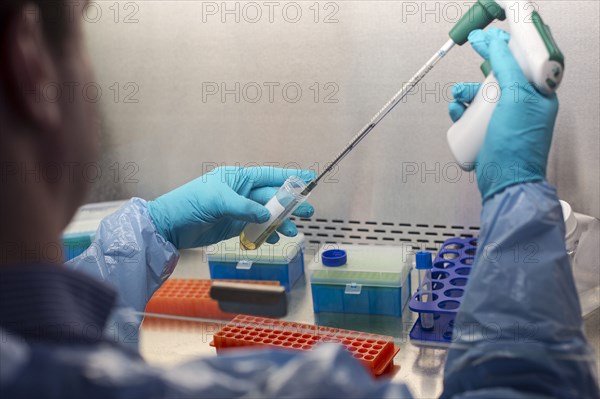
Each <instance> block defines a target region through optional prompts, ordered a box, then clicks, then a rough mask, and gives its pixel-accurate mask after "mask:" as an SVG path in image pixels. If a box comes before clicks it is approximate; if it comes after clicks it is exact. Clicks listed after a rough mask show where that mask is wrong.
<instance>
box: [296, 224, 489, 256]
mask: <svg viewBox="0 0 600 399" xmlns="http://www.w3.org/2000/svg"><path fill="white" fill-rule="evenodd" d="M291 219H292V220H293V221H294V222H295V223H296V225H297V226H298V230H300V231H301V232H303V233H304V235H305V236H306V240H307V241H308V243H310V244H316V245H321V244H330V243H331V244H366V245H378V244H379V245H400V244H401V243H405V244H406V243H408V244H410V245H412V247H413V248H414V249H421V250H429V251H437V250H438V249H439V248H440V247H441V244H442V243H443V242H444V241H445V240H447V239H448V238H450V237H477V236H478V235H479V226H459V225H452V226H448V225H443V224H425V223H423V224H421V223H416V224H415V223H397V222H387V221H386V222H376V221H360V220H341V219H322V218H314V219H304V218H296V217H292V218H291Z"/></svg>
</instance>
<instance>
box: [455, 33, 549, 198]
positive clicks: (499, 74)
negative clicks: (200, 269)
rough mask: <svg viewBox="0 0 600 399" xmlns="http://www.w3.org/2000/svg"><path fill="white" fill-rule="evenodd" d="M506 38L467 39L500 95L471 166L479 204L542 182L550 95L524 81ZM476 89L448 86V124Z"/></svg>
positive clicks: (488, 35)
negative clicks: (489, 70) (487, 63)
mask: <svg viewBox="0 0 600 399" xmlns="http://www.w3.org/2000/svg"><path fill="white" fill-rule="evenodd" d="M509 39H510V36H509V34H508V33H507V32H505V31H503V30H501V29H498V28H490V29H488V30H487V31H483V30H475V31H473V32H471V33H470V34H469V42H470V43H471V45H472V46H473V48H474V49H475V51H477V53H479V55H481V56H482V57H483V58H484V59H486V60H489V61H490V63H491V65H492V70H493V71H494V75H495V77H496V79H497V80H498V83H499V85H500V90H501V97H500V100H499V102H498V104H497V105H496V109H495V111H494V114H493V115H492V119H491V120H490V124H489V126H488V128H487V132H486V136H485V139H484V142H483V145H482V146H481V150H480V151H479V155H478V157H477V160H476V165H475V173H476V175H477V185H478V186H479V191H480V192H481V195H482V197H483V200H484V201H485V200H486V199H488V198H490V197H492V196H493V195H494V194H496V193H497V192H500V191H502V190H503V189H505V188H506V187H509V186H512V185H515V184H520V183H525V182H531V181H540V180H544V179H545V178H546V166H547V163H548V153H549V151H550V144H551V142H552V132H553V130H554V122H555V121H556V114H557V113H558V99H557V97H556V95H555V94H552V95H551V96H545V95H543V94H541V93H539V92H538V91H537V90H536V89H535V87H534V86H533V85H532V84H531V83H529V82H528V81H527V79H526V78H525V75H524V74H523V71H522V70H521V68H520V67H519V64H518V63H517V61H516V60H515V58H514V56H513V54H512V52H511V51H510V49H509V47H508V41H509ZM479 88H480V84H479V83H458V84H456V85H454V87H453V88H452V95H453V97H454V101H453V102H451V103H450V104H449V105H448V110H449V113H450V117H451V118H452V120H453V121H454V122H456V121H457V120H458V119H459V118H460V117H461V116H462V114H463V113H464V112H465V110H466V108H467V105H468V104H469V103H470V102H471V101H472V100H473V98H474V97H475V95H476V93H477V91H478V90H479Z"/></svg>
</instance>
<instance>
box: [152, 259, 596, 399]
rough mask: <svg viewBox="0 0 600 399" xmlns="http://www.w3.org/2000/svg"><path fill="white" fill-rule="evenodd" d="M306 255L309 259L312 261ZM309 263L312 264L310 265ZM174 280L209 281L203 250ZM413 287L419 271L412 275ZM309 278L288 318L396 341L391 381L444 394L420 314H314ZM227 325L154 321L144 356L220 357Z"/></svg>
mask: <svg viewBox="0 0 600 399" xmlns="http://www.w3.org/2000/svg"><path fill="white" fill-rule="evenodd" d="M309 256H312V254H310V253H309V254H307V256H306V259H310V258H309ZM306 263H307V264H308V260H307V261H306ZM173 277H175V278H198V279H207V278H209V272H208V263H207V260H206V255H205V253H204V251H203V250H201V249H198V250H188V251H183V252H182V254H181V259H180V261H179V264H178V265H177V268H176V270H175V273H174V274H173ZM412 277H413V287H414V286H415V284H414V279H415V277H416V273H413V275H412ZM308 278H309V277H308V275H307V274H306V273H305V274H304V276H303V277H302V278H301V280H300V281H299V282H298V283H296V285H295V286H294V288H293V289H292V291H291V292H290V293H289V295H288V299H289V312H288V315H287V317H285V320H290V321H295V322H301V323H316V324H319V325H326V326H329V327H336V328H347V329H352V330H360V331H368V332H372V333H377V334H384V335H390V336H393V337H394V338H395V342H396V345H398V346H399V347H400V352H399V353H398V355H397V356H396V358H395V359H394V363H395V367H394V370H393V371H392V373H390V377H391V378H392V379H393V380H394V381H397V382H402V383H404V384H406V385H407V386H408V387H409V389H410V390H411V392H412V393H413V395H414V396H415V397H416V398H434V397H438V396H439V395H440V393H441V392H442V378H443V369H444V363H445V360H446V350H445V349H433V348H431V349H425V348H419V347H417V346H415V345H413V344H412V343H411V342H410V341H409V338H408V334H409V332H410V328H411V327H412V324H413V323H414V321H415V319H416V315H414V314H413V313H411V312H410V311H409V310H408V307H406V308H405V315H404V317H403V319H402V320H400V319H397V318H394V317H383V316H368V315H348V314H346V315H335V314H315V313H313V310H312V299H311V293H310V286H309V283H308ZM226 323H227V322H226V321H214V320H200V319H198V320H193V319H189V320H173V319H160V320H157V319H152V320H151V322H149V323H145V324H144V327H143V328H142V332H141V352H142V355H143V356H144V357H145V359H146V360H147V361H149V362H150V363H153V364H157V365H164V366H168V365H172V364H175V363H180V362H183V361H186V360H190V359H192V358H194V357H197V356H215V355H216V352H215V348H213V347H211V346H210V342H211V341H212V336H213V335H214V333H215V332H217V331H218V330H219V329H220V327H221V326H223V325H225V324H226ZM599 327H600V317H599V312H598V311H596V312H594V313H592V314H591V315H590V316H589V317H588V318H587V319H586V333H587V334H588V338H589V339H590V342H592V344H593V346H594V348H595V350H596V353H598V350H599V349H600V348H599V343H600V336H599V331H600V328H599Z"/></svg>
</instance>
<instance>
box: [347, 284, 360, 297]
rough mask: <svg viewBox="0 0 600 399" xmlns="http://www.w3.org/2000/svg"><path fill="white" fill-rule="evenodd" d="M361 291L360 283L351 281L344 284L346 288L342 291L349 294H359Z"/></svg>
mask: <svg viewBox="0 0 600 399" xmlns="http://www.w3.org/2000/svg"><path fill="white" fill-rule="evenodd" d="M361 291H362V284H356V283H352V284H346V290H345V291H344V293H345V294H350V295H359V294H360V292H361Z"/></svg>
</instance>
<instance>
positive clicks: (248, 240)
mask: <svg viewBox="0 0 600 399" xmlns="http://www.w3.org/2000/svg"><path fill="white" fill-rule="evenodd" d="M306 187H307V185H306V183H305V182H304V180H302V179H300V178H299V177H296V176H292V177H290V178H289V179H287V180H286V181H285V183H283V186H281V187H280V188H279V190H278V191H277V192H276V193H275V195H274V196H273V198H271V199H270V200H269V202H267V204H266V205H265V207H266V208H267V209H268V210H269V212H271V217H270V218H269V220H268V221H266V222H265V223H261V224H249V225H247V226H246V228H245V229H244V231H242V233H241V234H240V243H241V244H242V247H243V248H245V249H247V250H253V249H257V248H258V247H260V246H261V245H262V244H263V243H264V242H265V241H266V240H267V238H269V236H270V235H271V234H272V233H273V232H274V231H275V230H277V228H278V227H279V226H280V225H281V223H283V221H284V220H285V218H287V217H288V216H290V214H291V213H292V212H294V211H295V210H296V208H298V206H300V204H302V203H303V202H304V201H306V198H308V195H309V194H308V193H304V191H305V188H306Z"/></svg>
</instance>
